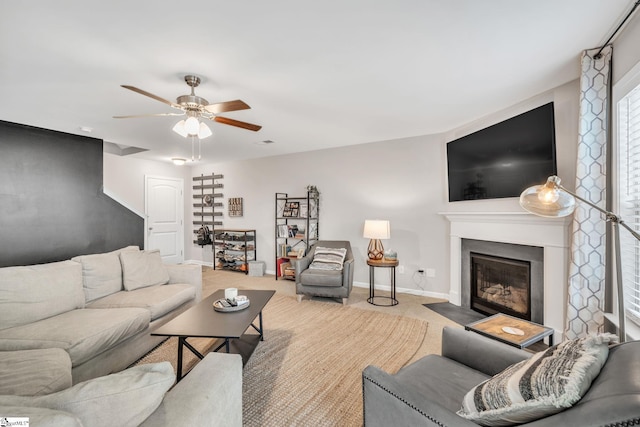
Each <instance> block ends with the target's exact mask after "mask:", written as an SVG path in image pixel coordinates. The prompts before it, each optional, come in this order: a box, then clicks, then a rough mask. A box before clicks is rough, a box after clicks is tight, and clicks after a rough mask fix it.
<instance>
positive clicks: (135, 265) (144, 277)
mask: <svg viewBox="0 0 640 427" xmlns="http://www.w3.org/2000/svg"><path fill="white" fill-rule="evenodd" d="M120 262H121V264H122V278H123V282H124V288H125V290H127V291H133V290H136V289H140V288H146V287H147V286H155V285H164V284H166V283H169V273H168V272H167V269H166V268H165V267H164V265H163V264H162V258H161V257H160V251H159V250H153V251H138V252H122V253H121V254H120Z"/></svg>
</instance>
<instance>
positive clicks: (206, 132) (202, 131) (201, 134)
mask: <svg viewBox="0 0 640 427" xmlns="http://www.w3.org/2000/svg"><path fill="white" fill-rule="evenodd" d="M211 135H213V132H211V129H209V126H207V125H205V124H204V122H200V126H199V128H198V138H199V139H204V138H208V137H210V136H211Z"/></svg>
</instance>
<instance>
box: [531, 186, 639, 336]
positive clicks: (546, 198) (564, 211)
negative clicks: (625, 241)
mask: <svg viewBox="0 0 640 427" xmlns="http://www.w3.org/2000/svg"><path fill="white" fill-rule="evenodd" d="M576 199H578V200H580V201H581V202H583V203H586V204H587V205H589V206H591V207H592V208H594V209H596V210H598V211H600V212H601V213H602V214H604V216H605V221H607V222H608V223H610V224H611V227H612V230H613V240H614V242H613V244H614V249H615V261H616V279H617V292H618V316H619V323H620V324H619V325H618V331H619V333H618V336H619V338H620V342H624V341H626V328H625V309H624V290H623V288H622V263H621V261H620V228H619V227H618V225H621V226H622V227H624V228H626V229H627V230H628V231H629V232H630V233H631V234H632V235H633V237H635V238H636V239H637V240H640V234H638V233H636V232H635V231H634V230H632V229H631V228H630V227H629V226H628V225H627V224H625V223H624V221H622V218H620V217H619V216H617V215H615V214H613V213H612V212H609V211H606V210H604V209H602V208H600V207H599V206H596V205H594V204H593V203H591V202H590V201H588V200H585V199H583V198H582V197H580V196H578V195H577V194H575V193H572V192H571V191H569V190H567V189H566V188H564V187H563V186H562V185H560V178H558V177H557V176H555V175H554V176H550V177H549V178H547V183H546V184H544V185H536V186H533V187H529V188H527V189H526V190H524V191H523V192H522V194H521V195H520V206H522V208H523V209H524V210H526V211H528V212H531V213H532V214H534V215H538V216H544V217H549V218H560V217H565V216H569V215H571V214H572V213H573V211H574V210H575V208H576Z"/></svg>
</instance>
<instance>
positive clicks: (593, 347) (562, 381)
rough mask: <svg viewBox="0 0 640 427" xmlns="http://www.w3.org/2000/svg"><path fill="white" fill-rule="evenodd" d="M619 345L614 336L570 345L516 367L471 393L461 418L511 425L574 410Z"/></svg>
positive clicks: (602, 336)
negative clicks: (614, 345) (613, 344)
mask: <svg viewBox="0 0 640 427" xmlns="http://www.w3.org/2000/svg"><path fill="white" fill-rule="evenodd" d="M614 341H617V337H616V336H615V335H611V334H602V335H596V336H589V337H586V338H580V339H575V340H569V341H564V342H562V343H560V344H558V345H557V346H554V347H551V348H549V349H547V350H545V351H542V352H539V353H537V354H535V355H533V356H532V357H531V358H530V359H528V360H525V361H522V362H519V363H516V364H515V365H511V366H510V367H508V368H507V369H505V370H504V371H502V372H501V373H499V374H497V375H495V376H494V377H493V378H491V379H490V380H487V381H486V382H483V383H482V384H479V385H478V386H476V387H474V388H473V389H471V390H470V391H469V392H468V393H467V394H466V396H465V397H464V400H463V402H462V409H461V410H460V411H458V415H460V416H461V417H463V418H466V419H468V420H471V421H473V422H475V423H477V424H480V425H484V426H511V425H515V424H520V423H525V422H529V421H533V420H537V419H538V418H542V417H546V416H549V415H552V414H555V413H558V412H560V411H562V410H564V409H566V408H569V407H571V406H572V405H573V404H575V403H576V402H578V400H580V398H582V396H584V394H585V393H586V392H587V390H588V389H589V387H590V386H591V382H592V381H593V379H594V378H595V377H597V376H598V373H599V372H600V369H601V368H602V366H603V365H604V364H605V362H606V360H607V356H608V354H609V347H608V345H609V343H610V342H614Z"/></svg>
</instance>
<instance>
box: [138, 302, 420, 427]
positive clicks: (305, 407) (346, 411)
mask: <svg viewBox="0 0 640 427" xmlns="http://www.w3.org/2000/svg"><path fill="white" fill-rule="evenodd" d="M263 322H264V328H265V337H264V338H265V340H264V341H263V342H261V343H260V344H259V345H258V347H257V348H256V350H255V352H254V353H253V355H252V356H251V358H250V359H249V362H248V363H247V365H246V366H245V367H244V373H243V420H244V425H245V426H278V427H279V426H361V425H362V370H363V369H364V368H365V367H366V366H368V365H375V366H379V367H380V368H382V369H384V370H385V371H387V372H391V373H395V372H397V371H398V370H399V369H400V368H401V367H403V366H404V365H405V364H406V363H407V362H408V361H409V360H411V358H412V356H413V355H414V353H415V352H416V351H417V350H418V349H419V348H420V345H421V344H422V341H423V340H424V338H425V336H426V333H427V323H426V322H425V321H423V320H419V319H413V318H408V317H402V316H396V315H390V314H386V313H381V312H379V311H374V310H363V309H359V308H355V307H349V306H342V305H341V304H339V303H334V302H332V301H330V300H323V301H320V300H304V301H302V302H301V303H298V302H297V301H296V299H295V298H294V297H291V296H284V295H278V294H276V295H274V297H273V298H272V299H271V301H270V302H269V303H268V304H267V306H266V307H265V309H264V310H263ZM189 342H190V343H195V346H196V347H197V348H198V349H199V350H200V349H202V350H206V349H208V348H211V347H212V346H213V344H214V343H215V340H207V339H190V340H189ZM187 353H189V352H188V351H187V350H185V356H187ZM176 354H177V340H175V339H173V338H172V339H169V340H167V341H166V342H165V343H164V344H162V345H161V346H159V347H158V348H157V349H155V350H154V351H152V352H151V353H149V354H148V355H147V356H145V357H144V358H143V359H142V360H141V361H139V362H138V363H151V362H156V361H161V360H169V361H172V363H173V365H174V369H175V359H176ZM196 361H197V360H195V358H194V357H188V358H187V357H185V363H186V364H187V366H189V365H190V366H193V364H194V363H195V362H196ZM212 381H215V379H213V378H212Z"/></svg>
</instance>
